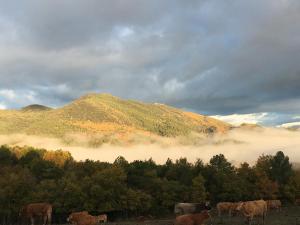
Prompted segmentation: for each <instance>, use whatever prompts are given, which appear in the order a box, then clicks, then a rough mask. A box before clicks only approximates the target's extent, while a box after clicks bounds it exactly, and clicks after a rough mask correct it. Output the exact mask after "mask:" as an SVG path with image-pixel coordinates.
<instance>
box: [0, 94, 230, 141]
mask: <svg viewBox="0 0 300 225" xmlns="http://www.w3.org/2000/svg"><path fill="white" fill-rule="evenodd" d="M33 106H34V107H32V106H31V107H29V109H31V110H24V108H23V109H22V110H1V111H0V134H13V133H24V134H29V135H43V136H47V137H59V138H61V137H64V136H65V135H66V134H68V133H83V134H89V135H92V134H101V135H106V136H116V135H117V136H119V137H121V136H126V135H129V134H135V133H139V134H142V135H145V136H149V135H157V136H165V137H176V136H184V135H189V134H190V133H192V132H195V133H201V134H214V133H225V132H227V131H228V130H229V129H231V125H230V124H227V123H225V122H222V121H219V120H217V119H214V118H210V117H208V116H203V115H200V114H196V113H192V112H185V111H182V110H180V109H177V108H174V107H171V106H168V105H165V104H157V103H144V102H140V101H135V100H125V99H122V98H119V97H116V96H113V95H110V94H94V93H93V94H87V95H84V96H82V97H80V98H78V99H75V100H74V101H72V102H70V103H69V104H67V105H65V106H63V107H60V108H56V109H50V108H48V107H46V106H40V105H33ZM35 106H36V107H35ZM25 108H26V107H25ZM32 108H33V109H34V110H32ZM36 109H37V110H36Z"/></svg>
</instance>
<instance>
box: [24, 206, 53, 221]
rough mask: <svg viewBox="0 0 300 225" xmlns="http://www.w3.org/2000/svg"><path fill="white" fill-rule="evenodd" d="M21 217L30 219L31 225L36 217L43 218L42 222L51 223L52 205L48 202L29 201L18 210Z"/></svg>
mask: <svg viewBox="0 0 300 225" xmlns="http://www.w3.org/2000/svg"><path fill="white" fill-rule="evenodd" d="M19 215H20V216H21V217H23V218H27V219H30V221H31V225H34V219H35V218H36V217H42V218H43V224H44V225H46V224H51V216H52V205H50V204H48V203H31V204H28V205H26V206H23V207H22V208H21V210H20V214H19Z"/></svg>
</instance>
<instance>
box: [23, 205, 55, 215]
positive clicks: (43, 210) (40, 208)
mask: <svg viewBox="0 0 300 225" xmlns="http://www.w3.org/2000/svg"><path fill="white" fill-rule="evenodd" d="M25 212H26V214H27V216H39V215H45V214H47V213H52V205H51V204H49V203H31V204H28V205H27V206H26V207H25Z"/></svg>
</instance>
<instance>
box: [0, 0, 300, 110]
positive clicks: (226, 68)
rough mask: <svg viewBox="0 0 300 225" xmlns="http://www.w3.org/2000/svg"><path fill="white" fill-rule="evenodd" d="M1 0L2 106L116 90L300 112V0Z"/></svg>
mask: <svg viewBox="0 0 300 225" xmlns="http://www.w3.org/2000/svg"><path fill="white" fill-rule="evenodd" d="M0 6H1V7H0V13H1V14H0V31H1V35H0V90H1V91H0V105H1V107H2V108H3V106H4V105H5V106H6V107H19V106H21V105H22V104H26V103H32V102H35V101H36V102H39V103H44V104H49V105H52V106H59V105H62V104H65V103H66V102H68V101H70V100H72V99H74V98H77V97H79V96H80V95H83V94H85V93H87V92H109V93H112V94H114V95H118V96H121V97H125V98H133V99H140V100H145V101H151V102H155V101H158V102H164V103H167V104H172V105H174V106H178V107H182V108H186V109H190V110H193V111H198V112H204V113H208V114H219V115H220V114H231V113H249V112H251V113H255V112H275V113H276V112H277V113H298V112H299V109H300V104H299V102H300V100H299V99H300V65H299V58H300V38H299V37H300V25H299V23H298V21H299V20H300V14H299V11H300V2H299V1H297V0H278V1H273V0H263V1H261V0H253V1H241V0H229V1H218V0H211V1H207V0H202V1H200V0H199V1H196V0H194V1H179V0H178V1H174V0H165V1H158V0H157V1H156V0H153V1H148V0H114V1H112V0H110V1H108V0H107V1H106V0H102V1H98V0H97V1H96V0H89V1H82V0H72V1H71V0H63V1H61V0H45V1H39V0H29V1H21V2H20V1H9V2H8V1H4V0H2V1H1V0H0ZM12 93H14V97H12ZM24 95H26V96H27V97H28V96H29V97H28V98H24V97H23V98H22V96H24ZM9 96H10V97H9Z"/></svg>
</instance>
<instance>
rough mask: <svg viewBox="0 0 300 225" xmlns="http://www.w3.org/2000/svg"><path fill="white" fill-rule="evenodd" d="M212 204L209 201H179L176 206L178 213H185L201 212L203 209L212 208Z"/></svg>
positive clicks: (175, 209) (176, 212)
mask: <svg viewBox="0 0 300 225" xmlns="http://www.w3.org/2000/svg"><path fill="white" fill-rule="evenodd" d="M210 209H211V206H210V203H209V202H203V203H177V204H176V205H175V208H174V212H175V214H176V215H184V214H191V213H200V212H202V211H203V210H210Z"/></svg>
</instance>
